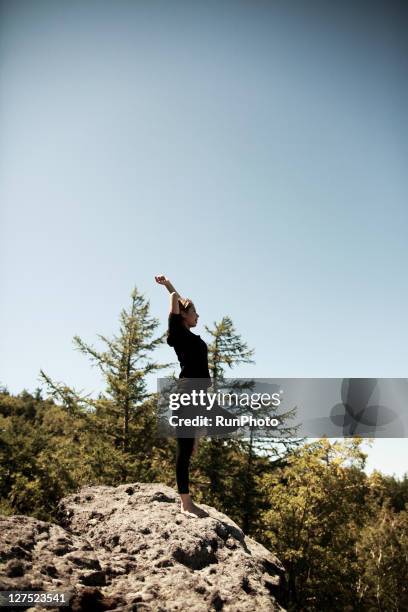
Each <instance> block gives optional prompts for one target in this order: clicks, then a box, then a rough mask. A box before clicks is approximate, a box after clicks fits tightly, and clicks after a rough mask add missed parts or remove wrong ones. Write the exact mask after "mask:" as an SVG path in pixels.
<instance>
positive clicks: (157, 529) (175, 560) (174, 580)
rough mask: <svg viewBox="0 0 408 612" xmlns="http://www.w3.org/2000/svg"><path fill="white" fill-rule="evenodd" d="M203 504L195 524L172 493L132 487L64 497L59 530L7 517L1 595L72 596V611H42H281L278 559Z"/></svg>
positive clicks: (0, 538)
mask: <svg viewBox="0 0 408 612" xmlns="http://www.w3.org/2000/svg"><path fill="white" fill-rule="evenodd" d="M200 505H201V506H202V507H203V508H205V509H206V510H207V512H208V513H209V516H208V517H206V518H202V519H197V518H192V517H189V516H187V515H184V514H182V513H180V511H179V507H180V502H179V496H178V494H177V493H176V492H175V491H174V490H173V489H171V488H170V487H167V486H165V485H162V484H147V483H135V484H127V485H121V486H119V487H109V486H93V487H84V488H82V489H81V490H80V492H79V493H77V494H73V495H69V496H68V497H65V498H64V499H62V500H61V502H60V504H59V508H58V512H59V517H60V520H59V523H60V525H56V524H52V523H46V522H44V521H39V520H37V519H34V518H31V517H26V516H21V515H17V516H11V517H6V516H1V517H0V561H1V563H0V590H13V589H14V590H16V589H20V590H29V589H32V590H43V591H54V592H55V591H57V590H58V591H65V592H68V593H69V594H70V597H71V599H70V607H69V608H66V607H65V608H49V607H48V608H39V607H36V608H32V610H34V609H35V610H36V611H37V612H39V610H42V609H44V610H45V609H47V610H54V609H55V610H57V609H59V610H72V611H73V612H74V611H80V610H84V611H85V610H86V611H97V610H155V611H156V610H157V611H162V612H168V611H173V610H174V611H175V610H180V611H181V610H183V611H184V610H186V609H187V608H188V609H189V612H202V611H204V610H224V611H234V612H235V611H239V612H245V611H248V612H249V611H253V610H262V611H275V610H283V608H282V607H281V606H280V605H279V604H278V602H277V600H279V598H280V593H281V588H282V580H283V573H284V568H283V566H282V565H281V563H280V562H279V560H278V559H277V558H276V557H275V556H274V555H273V554H272V553H271V552H269V551H268V550H267V549H266V548H264V547H263V546H261V545H260V544H258V543H257V542H255V541H254V540H253V539H251V538H249V537H247V536H245V535H244V533H243V532H242V531H241V529H240V528H239V527H238V525H237V524H236V523H234V522H233V521H232V520H231V519H230V518H228V516H226V515H225V514H222V513H220V512H218V511H217V510H215V509H214V508H212V507H210V506H206V505H205V504H200ZM19 609H20V610H21V609H22V608H19ZM30 609H31V608H30Z"/></svg>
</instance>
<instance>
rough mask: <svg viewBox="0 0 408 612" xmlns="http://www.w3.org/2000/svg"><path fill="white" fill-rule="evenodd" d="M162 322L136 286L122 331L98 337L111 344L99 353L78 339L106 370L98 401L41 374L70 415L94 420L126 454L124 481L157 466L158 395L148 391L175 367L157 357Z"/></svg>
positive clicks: (78, 344)
mask: <svg viewBox="0 0 408 612" xmlns="http://www.w3.org/2000/svg"><path fill="white" fill-rule="evenodd" d="M158 325H159V321H158V319H156V318H154V317H151V316H150V302H149V301H148V300H146V299H145V297H144V296H143V295H142V294H140V293H139V292H138V290H137V288H136V287H135V288H134V290H133V291H132V293H131V305H130V309H129V310H126V309H123V310H122V311H121V313H120V330H119V334H118V335H114V336H113V337H112V338H108V337H106V336H103V335H100V334H98V337H99V338H100V339H101V340H102V342H103V343H104V344H105V345H106V348H105V350H102V351H100V350H97V349H96V348H94V347H93V346H92V345H90V344H87V343H86V342H85V341H83V340H82V339H81V338H80V337H79V336H74V343H75V346H76V348H77V349H78V350H79V351H80V352H81V353H83V354H85V355H86V356H87V357H89V358H90V359H91V361H92V362H93V364H94V365H96V366H97V367H98V368H99V370H100V371H101V373H102V375H103V377H104V379H105V382H106V389H105V392H104V393H100V394H99V396H98V398H96V399H94V398H91V397H90V396H89V395H86V396H85V395H83V394H81V393H80V392H77V391H75V389H73V388H70V387H68V386H67V385H64V384H61V383H55V382H53V381H52V380H51V379H50V377H49V376H47V375H46V374H45V373H44V372H43V371H42V370H41V376H42V378H43V380H44V381H45V382H46V384H47V385H48V388H49V389H50V391H51V394H52V395H53V396H54V397H58V398H59V399H60V400H62V402H63V404H64V405H65V406H66V407H67V409H68V411H69V412H70V413H73V414H76V415H77V414H80V415H81V414H82V415H84V414H85V413H86V412H87V411H90V412H91V413H93V414H94V417H95V418H94V419H90V422H91V424H92V423H93V426H94V427H95V425H96V430H99V431H102V430H103V431H104V433H105V434H107V435H110V437H111V439H112V444H113V446H114V447H115V448H117V449H120V450H121V451H122V453H123V454H124V459H125V461H124V464H123V478H124V479H126V477H127V475H128V474H129V473H133V474H135V476H137V475H139V477H140V476H141V475H142V472H140V470H139V472H138V471H137V469H136V468H137V463H138V462H143V463H145V464H146V466H148V465H149V463H150V462H151V451H152V447H153V445H154V443H155V426H156V420H155V417H156V415H155V394H151V393H148V392H147V383H146V377H147V375H148V374H150V373H153V372H155V371H158V370H160V369H162V368H166V367H168V366H169V365H171V364H158V363H156V362H155V361H153V360H152V359H151V353H152V352H153V351H154V350H155V348H156V347H158V346H159V345H160V344H162V343H163V341H164V337H165V333H163V334H162V335H161V336H158V337H154V332H155V330H156V328H157V326H158Z"/></svg>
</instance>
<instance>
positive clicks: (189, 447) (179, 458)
mask: <svg viewBox="0 0 408 612" xmlns="http://www.w3.org/2000/svg"><path fill="white" fill-rule="evenodd" d="M176 440H177V449H176V480H177V489H178V492H179V493H189V492H190V491H189V487H188V485H189V474H188V468H189V464H190V458H191V454H192V452H193V447H194V440H195V438H176Z"/></svg>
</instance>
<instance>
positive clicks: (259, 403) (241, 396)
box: [169, 389, 281, 410]
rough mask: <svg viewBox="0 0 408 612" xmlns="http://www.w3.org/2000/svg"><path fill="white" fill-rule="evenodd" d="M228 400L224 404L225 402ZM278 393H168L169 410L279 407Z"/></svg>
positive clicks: (195, 391) (193, 391)
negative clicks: (188, 407) (183, 408)
mask: <svg viewBox="0 0 408 612" xmlns="http://www.w3.org/2000/svg"><path fill="white" fill-rule="evenodd" d="M226 399H228V401H227V402H226V401H225V400H226ZM280 403H281V398H280V394H279V393H272V394H270V393H221V392H220V391H218V392H217V393H208V392H206V391H204V390H203V389H201V390H200V391H197V390H195V389H194V390H192V391H191V392H190V393H170V395H169V408H170V410H178V409H179V408H180V407H183V406H191V405H193V406H201V407H203V408H206V410H211V409H212V408H214V405H216V404H217V405H218V406H229V407H232V406H234V407H237V406H241V407H247V408H252V409H253V410H258V409H259V408H261V407H267V406H280Z"/></svg>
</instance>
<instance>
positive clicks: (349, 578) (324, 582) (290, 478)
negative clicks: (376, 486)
mask: <svg viewBox="0 0 408 612" xmlns="http://www.w3.org/2000/svg"><path fill="white" fill-rule="evenodd" d="M360 445H361V440H360V439H351V440H347V441H345V442H344V443H339V442H335V443H334V444H331V443H330V441H329V440H327V439H326V438H323V439H320V440H319V441H317V442H314V443H311V444H306V445H304V446H303V447H302V448H300V449H298V450H297V451H296V452H294V453H293V455H292V456H290V457H289V458H288V459H287V465H286V466H285V467H283V468H279V469H277V470H274V472H272V473H270V474H267V475H265V476H264V477H263V478H262V479H261V487H262V489H263V491H264V492H265V494H267V495H268V498H269V503H270V508H269V509H268V510H266V511H265V512H264V513H263V516H262V522H263V528H262V530H261V533H260V534H259V535H260V539H261V540H263V541H264V543H265V544H267V545H268V546H270V547H271V549H272V550H274V552H276V554H277V556H278V558H280V559H281V561H282V563H283V564H284V566H285V567H286V569H287V572H288V602H289V606H288V609H290V610H327V609H330V610H345V609H349V610H352V609H355V607H354V606H355V605H356V604H357V594H356V588H355V585H356V583H357V579H358V567H357V557H356V552H355V551H356V542H357V540H358V537H359V534H360V531H361V529H362V528H363V526H364V524H365V520H366V519H367V516H368V510H367V508H366V506H365V498H366V495H367V493H368V484H367V477H366V475H365V474H364V472H363V471H362V470H363V467H364V465H365V458H366V455H365V454H364V453H363V452H362V451H361V449H360ZM346 463H350V464H351V465H345V464H346Z"/></svg>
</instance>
